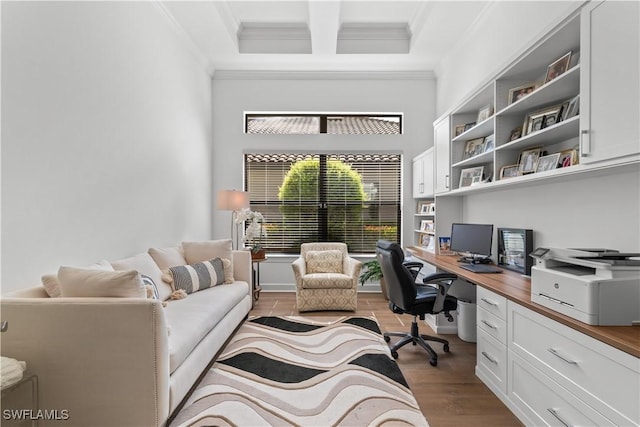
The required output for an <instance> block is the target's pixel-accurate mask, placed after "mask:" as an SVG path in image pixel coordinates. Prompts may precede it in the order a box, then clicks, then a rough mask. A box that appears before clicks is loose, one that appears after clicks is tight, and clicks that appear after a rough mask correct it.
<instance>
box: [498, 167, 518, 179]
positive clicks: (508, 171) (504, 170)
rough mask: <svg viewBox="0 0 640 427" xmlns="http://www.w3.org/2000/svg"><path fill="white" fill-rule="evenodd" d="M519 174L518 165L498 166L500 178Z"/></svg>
mask: <svg viewBox="0 0 640 427" xmlns="http://www.w3.org/2000/svg"><path fill="white" fill-rule="evenodd" d="M516 176H520V165H519V164H515V165H507V166H503V167H501V168H500V179H506V178H513V177H516Z"/></svg>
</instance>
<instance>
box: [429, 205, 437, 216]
mask: <svg viewBox="0 0 640 427" xmlns="http://www.w3.org/2000/svg"><path fill="white" fill-rule="evenodd" d="M429 214H430V215H435V214H436V204H435V203H429Z"/></svg>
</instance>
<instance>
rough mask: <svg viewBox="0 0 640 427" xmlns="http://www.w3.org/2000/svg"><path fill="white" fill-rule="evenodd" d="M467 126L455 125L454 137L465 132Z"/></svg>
mask: <svg viewBox="0 0 640 427" xmlns="http://www.w3.org/2000/svg"><path fill="white" fill-rule="evenodd" d="M465 126H466V125H460V126H456V127H455V131H454V133H453V136H454V137H456V136H458V135H460V134H462V133H464V128H465Z"/></svg>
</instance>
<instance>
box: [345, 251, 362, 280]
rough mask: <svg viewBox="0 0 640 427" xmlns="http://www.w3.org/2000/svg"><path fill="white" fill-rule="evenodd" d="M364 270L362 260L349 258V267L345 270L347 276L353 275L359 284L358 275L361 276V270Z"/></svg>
mask: <svg viewBox="0 0 640 427" xmlns="http://www.w3.org/2000/svg"><path fill="white" fill-rule="evenodd" d="M361 270H362V262H360V261H358V260H357V259H355V258H351V257H348V258H347V269H346V270H345V274H346V275H347V276H351V277H353V279H354V285H355V286H357V285H358V277H359V276H360V271H361Z"/></svg>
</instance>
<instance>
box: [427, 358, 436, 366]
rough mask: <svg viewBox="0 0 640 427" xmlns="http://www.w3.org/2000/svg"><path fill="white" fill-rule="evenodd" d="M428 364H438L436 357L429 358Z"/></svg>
mask: <svg viewBox="0 0 640 427" xmlns="http://www.w3.org/2000/svg"><path fill="white" fill-rule="evenodd" d="M429 364H430V365H431V366H437V365H438V359H431V360H429Z"/></svg>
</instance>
